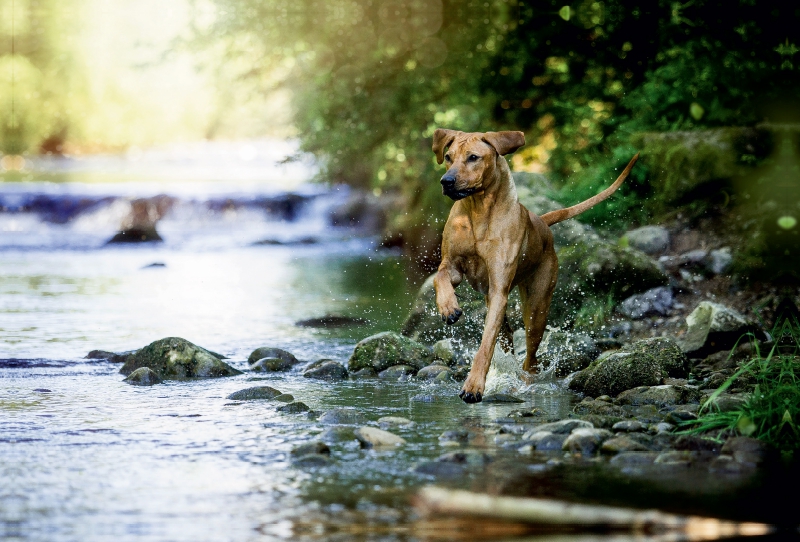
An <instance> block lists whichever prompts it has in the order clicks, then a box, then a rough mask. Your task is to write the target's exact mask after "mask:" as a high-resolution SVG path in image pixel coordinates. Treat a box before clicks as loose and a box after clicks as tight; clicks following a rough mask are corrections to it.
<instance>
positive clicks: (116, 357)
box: [83, 350, 136, 363]
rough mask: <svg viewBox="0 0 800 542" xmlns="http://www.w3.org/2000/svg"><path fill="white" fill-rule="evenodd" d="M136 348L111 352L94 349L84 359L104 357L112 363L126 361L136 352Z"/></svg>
mask: <svg viewBox="0 0 800 542" xmlns="http://www.w3.org/2000/svg"><path fill="white" fill-rule="evenodd" d="M135 353H136V350H129V351H127V352H109V351H107V350H92V351H91V352H89V353H88V354H86V357H85V358H83V359H104V360H106V361H110V362H111V363H125V362H126V361H128V357H129V356H130V355H131V354H135Z"/></svg>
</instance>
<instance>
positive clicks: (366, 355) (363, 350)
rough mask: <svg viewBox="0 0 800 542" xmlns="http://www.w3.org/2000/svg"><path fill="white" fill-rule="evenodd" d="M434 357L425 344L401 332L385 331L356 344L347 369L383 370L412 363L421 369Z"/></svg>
mask: <svg viewBox="0 0 800 542" xmlns="http://www.w3.org/2000/svg"><path fill="white" fill-rule="evenodd" d="M432 359H433V354H432V353H431V351H430V350H429V349H428V348H427V347H425V346H424V345H422V344H420V343H418V342H417V341H414V340H411V339H409V338H408V337H404V336H403V335H400V334H399V333H394V332H392V331H384V332H383V333H378V334H377V335H372V336H371V337H367V338H366V339H364V340H362V341H361V342H359V343H358V344H357V345H356V348H355V350H354V351H353V354H352V355H351V356H350V360H349V361H348V362H347V369H348V370H349V371H350V372H354V371H358V370H359V369H365V368H368V367H369V368H372V369H374V370H375V371H378V372H381V371H384V370H386V369H388V368H389V367H392V366H394V365H410V366H411V367H414V368H415V369H417V370H419V369H422V368H423V367H425V366H426V365H429V364H430V362H431V360H432Z"/></svg>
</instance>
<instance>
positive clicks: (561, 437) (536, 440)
mask: <svg viewBox="0 0 800 542" xmlns="http://www.w3.org/2000/svg"><path fill="white" fill-rule="evenodd" d="M526 437H527V438H526ZM565 440H567V435H566V433H552V432H550V431H536V432H535V433H533V434H531V435H527V434H526V435H525V436H524V437H523V442H525V443H527V444H530V445H531V446H532V447H533V448H535V449H536V450H538V451H540V452H553V451H557V450H561V449H562V448H563V447H564V441H565Z"/></svg>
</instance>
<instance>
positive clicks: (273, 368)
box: [250, 358, 294, 373]
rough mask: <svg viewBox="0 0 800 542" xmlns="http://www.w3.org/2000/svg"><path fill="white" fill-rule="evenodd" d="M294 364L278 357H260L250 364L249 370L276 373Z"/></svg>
mask: <svg viewBox="0 0 800 542" xmlns="http://www.w3.org/2000/svg"><path fill="white" fill-rule="evenodd" d="M293 366H294V364H293V363H292V362H290V361H286V360H285V359H280V358H262V359H260V360H258V361H256V362H255V363H254V364H252V365H251V366H250V370H251V371H253V372H256V373H261V372H264V373H276V372H281V371H288V370H289V369H291V368H292V367H293Z"/></svg>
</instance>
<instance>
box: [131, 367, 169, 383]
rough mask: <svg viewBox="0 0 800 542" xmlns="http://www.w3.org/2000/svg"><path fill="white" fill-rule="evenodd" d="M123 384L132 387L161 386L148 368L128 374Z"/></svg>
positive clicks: (141, 368) (158, 379)
mask: <svg viewBox="0 0 800 542" xmlns="http://www.w3.org/2000/svg"><path fill="white" fill-rule="evenodd" d="M123 382H125V383H126V384H131V385H132V386H153V385H154V384H161V379H160V378H158V375H157V374H156V372H155V371H153V370H152V369H150V367H139V368H138V369H136V370H135V371H133V372H132V373H131V374H129V375H128V377H127V378H126V379H125V380H123Z"/></svg>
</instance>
